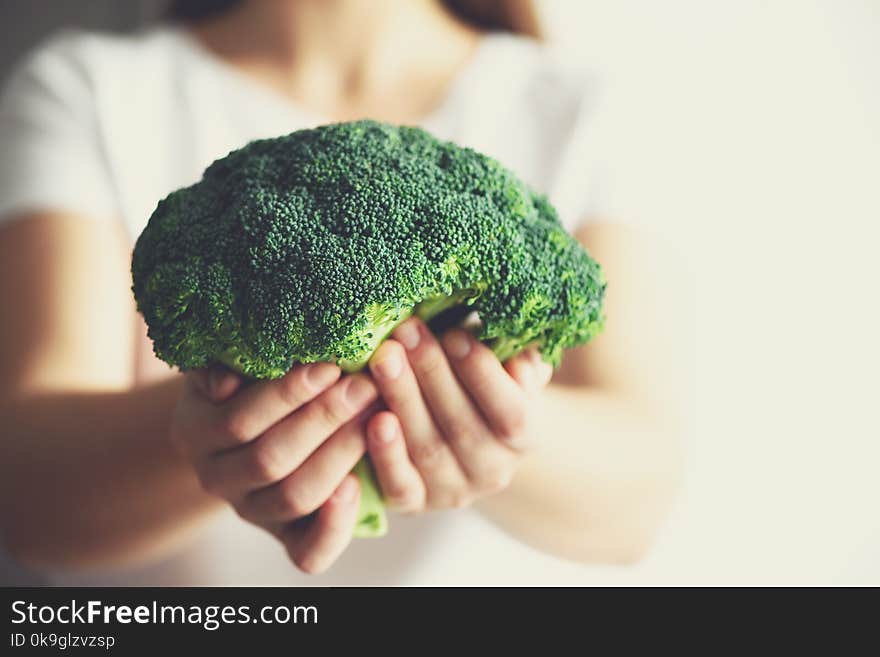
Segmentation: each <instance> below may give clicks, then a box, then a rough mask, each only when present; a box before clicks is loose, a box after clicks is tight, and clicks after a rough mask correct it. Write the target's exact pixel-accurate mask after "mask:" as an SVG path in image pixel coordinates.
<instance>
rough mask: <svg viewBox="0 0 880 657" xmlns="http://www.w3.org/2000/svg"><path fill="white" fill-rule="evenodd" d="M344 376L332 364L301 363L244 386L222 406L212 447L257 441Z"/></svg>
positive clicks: (220, 447) (232, 445) (217, 447)
mask: <svg viewBox="0 0 880 657" xmlns="http://www.w3.org/2000/svg"><path fill="white" fill-rule="evenodd" d="M339 376H340V369H339V368H338V367H337V366H336V365H333V364H331V363H312V364H310V365H299V366H297V367H294V368H293V369H292V370H290V371H289V372H288V373H287V374H285V375H284V376H283V377H281V378H280V379H273V380H270V381H260V382H257V383H253V384H252V385H249V386H246V387H244V388H242V389H241V390H240V391H239V393H238V394H237V395H236V396H235V397H234V398H232V399H231V400H230V401H229V402H227V403H226V404H224V405H223V406H222V408H221V414H220V418H219V427H218V431H217V432H216V433H215V434H214V436H213V440H212V442H211V447H213V448H214V449H224V448H229V447H234V446H236V445H241V444H243V443H246V442H249V441H251V440H253V439H254V438H255V437H257V436H259V435H260V434H261V433H263V432H264V431H266V430H267V429H268V428H269V427H271V426H272V425H274V424H275V423H276V422H278V421H279V420H281V419H282V418H284V417H285V416H287V415H290V413H292V412H293V411H295V410H297V409H299V408H300V407H302V406H304V405H305V404H307V403H308V402H310V401H311V400H312V399H314V398H315V397H317V396H318V395H319V394H321V393H322V392H323V391H325V390H326V389H327V388H329V387H330V386H331V385H333V384H334V383H335V382H336V381H337V380H338V379H339Z"/></svg>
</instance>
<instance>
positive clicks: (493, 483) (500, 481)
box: [478, 467, 513, 493]
mask: <svg viewBox="0 0 880 657" xmlns="http://www.w3.org/2000/svg"><path fill="white" fill-rule="evenodd" d="M512 479H513V472H512V471H511V470H509V469H507V468H500V467H496V468H490V469H489V470H487V471H486V472H484V473H483V474H482V475H481V476H480V479H479V482H478V486H479V488H480V490H481V491H482V492H484V493H498V492H500V491H502V490H504V489H505V488H507V487H508V486H509V485H510V482H511V480H512Z"/></svg>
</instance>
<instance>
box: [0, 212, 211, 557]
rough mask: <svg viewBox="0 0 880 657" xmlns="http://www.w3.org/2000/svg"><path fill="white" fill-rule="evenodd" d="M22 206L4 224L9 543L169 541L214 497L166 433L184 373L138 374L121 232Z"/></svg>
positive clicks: (2, 471) (130, 553) (67, 552)
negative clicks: (149, 380)
mask: <svg viewBox="0 0 880 657" xmlns="http://www.w3.org/2000/svg"><path fill="white" fill-rule="evenodd" d="M19 219H20V220H14V221H12V222H10V223H8V224H6V225H4V226H3V228H2V229H0V307H3V308H4V309H5V311H4V313H3V316H2V319H0V362H2V363H3V368H2V370H0V372H2V374H0V400H2V401H0V426H2V427H3V431H2V433H3V438H2V445H3V453H4V456H3V459H2V460H0V482H2V483H0V499H2V500H3V502H2V508H0V532H2V537H3V541H4V543H5V545H6V548H7V549H8V550H9V551H10V552H11V553H12V554H13V556H15V557H17V558H19V559H20V560H22V561H23V562H24V563H26V564H28V565H30V566H32V567H44V566H52V567H57V566H62V567H71V566H87V565H91V564H97V563H102V564H105V563H108V562H116V561H120V560H139V559H143V558H145V557H147V556H150V555H155V554H156V553H160V552H164V551H167V550H169V549H171V548H172V547H173V546H175V545H176V544H178V543H179V542H180V541H181V540H183V539H184V538H185V537H186V536H187V535H188V534H189V532H190V531H192V529H193V527H194V526H195V525H196V524H197V521H198V520H199V519H201V518H203V517H205V515H206V514H208V513H209V512H210V511H211V510H212V509H216V508H217V507H218V506H219V505H218V501H217V500H215V499H214V498H212V497H209V496H208V495H206V494H205V493H204V492H202V491H201V490H200V488H199V485H198V481H197V480H196V477H195V476H194V474H193V472H192V469H191V468H190V467H189V466H188V465H187V464H186V462H185V461H184V460H183V459H182V458H181V457H180V456H179V455H178V454H177V453H176V452H175V451H174V450H173V449H172V448H171V446H170V444H169V442H168V441H167V440H166V436H167V431H168V422H169V417H170V415H171V412H172V408H173V406H174V403H175V401H176V399H177V396H178V392H179V388H180V384H181V377H179V376H175V377H172V378H169V379H166V380H165V381H163V382H160V383H156V384H153V385H150V386H148V387H142V388H135V387H134V363H135V352H134V345H135V339H134V327H135V315H134V307H133V302H132V300H131V293H130V291H129V279H130V276H129V274H128V267H129V264H128V253H129V252H130V251H129V248H128V245H127V243H126V238H125V236H124V235H122V234H121V231H118V232H117V231H116V229H115V228H114V227H111V226H108V225H107V224H104V223H99V222H94V221H90V220H87V219H85V218H82V217H70V216H63V215H60V214H52V213H45V214H39V215H33V216H29V217H24V216H22V217H20V218H19ZM145 491H150V494H149V495H145V494H144V492H145Z"/></svg>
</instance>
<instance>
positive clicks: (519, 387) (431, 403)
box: [367, 318, 552, 512]
mask: <svg viewBox="0 0 880 657" xmlns="http://www.w3.org/2000/svg"><path fill="white" fill-rule="evenodd" d="M441 342H442V345H441ZM370 371H371V372H372V374H373V379H374V381H375V382H376V385H377V386H378V387H379V390H380V394H381V396H382V398H383V399H384V400H385V403H386V404H387V406H388V409H389V410H387V411H381V412H379V413H377V414H376V415H375V416H373V417H372V418H371V419H370V421H369V423H368V425H367V436H368V441H367V449H368V451H369V454H370V458H371V460H372V462H373V466H374V468H375V470H376V476H377V478H378V480H379V485H380V486H381V488H382V492H383V495H384V497H385V501H386V503H387V504H388V505H389V506H390V507H391V508H393V509H396V510H398V511H402V512H416V511H422V510H425V509H443V508H454V507H461V506H465V505H467V504H470V503H472V502H473V501H474V500H476V499H477V498H479V497H481V496H484V495H487V494H490V493H495V492H498V491H500V490H501V489H503V488H505V487H506V486H507V484H508V483H509V482H510V480H511V479H512V477H513V475H514V472H515V471H516V467H517V464H518V462H519V460H520V457H521V455H522V453H523V451H524V450H525V449H527V448H528V430H527V427H528V423H529V407H530V401H531V399H532V398H533V397H534V395H535V394H536V393H537V392H538V391H539V390H540V389H541V388H543V387H544V386H545V385H546V384H547V383H548V382H549V380H550V376H551V375H552V368H551V367H550V366H549V365H548V364H547V363H544V362H543V361H542V360H541V358H540V356H539V355H538V353H537V352H536V351H535V350H534V349H529V350H527V351H525V352H523V353H522V354H519V355H518V356H515V357H514V358H512V359H510V360H508V361H507V362H506V363H504V364H503V365H502V364H501V363H500V362H499V361H498V358H497V357H496V356H495V354H494V353H493V352H492V351H491V350H490V349H489V348H488V347H486V346H485V345H483V344H482V343H480V342H479V341H478V340H476V339H475V338H474V337H472V336H471V335H470V334H469V333H467V332H466V331H464V330H461V329H451V330H449V331H447V332H446V333H444V335H443V336H442V338H441V339H440V340H439V341H438V339H437V338H436V337H435V336H434V335H433V333H431V331H430V329H428V327H427V326H426V325H425V323H424V322H422V321H420V320H418V319H415V318H411V319H408V320H407V321H406V322H404V323H403V324H401V325H400V326H399V327H398V328H397V329H396V330H395V331H394V333H393V334H392V338H391V339H388V340H386V341H385V342H384V343H383V344H382V345H381V346H380V347H379V349H377V350H376V353H375V354H374V355H373V357H372V359H371V360H370Z"/></svg>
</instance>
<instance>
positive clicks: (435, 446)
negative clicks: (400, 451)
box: [410, 440, 445, 467]
mask: <svg viewBox="0 0 880 657" xmlns="http://www.w3.org/2000/svg"><path fill="white" fill-rule="evenodd" d="M444 449H445V446H444V445H443V443H442V442H440V441H439V440H426V441H424V442H420V443H418V444H416V445H412V446H411V447H410V456H412V459H413V461H414V462H415V463H417V464H418V465H419V466H421V467H431V466H434V465H436V464H437V462H438V461H439V460H440V455H441V454H442V453H443V450H444Z"/></svg>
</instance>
